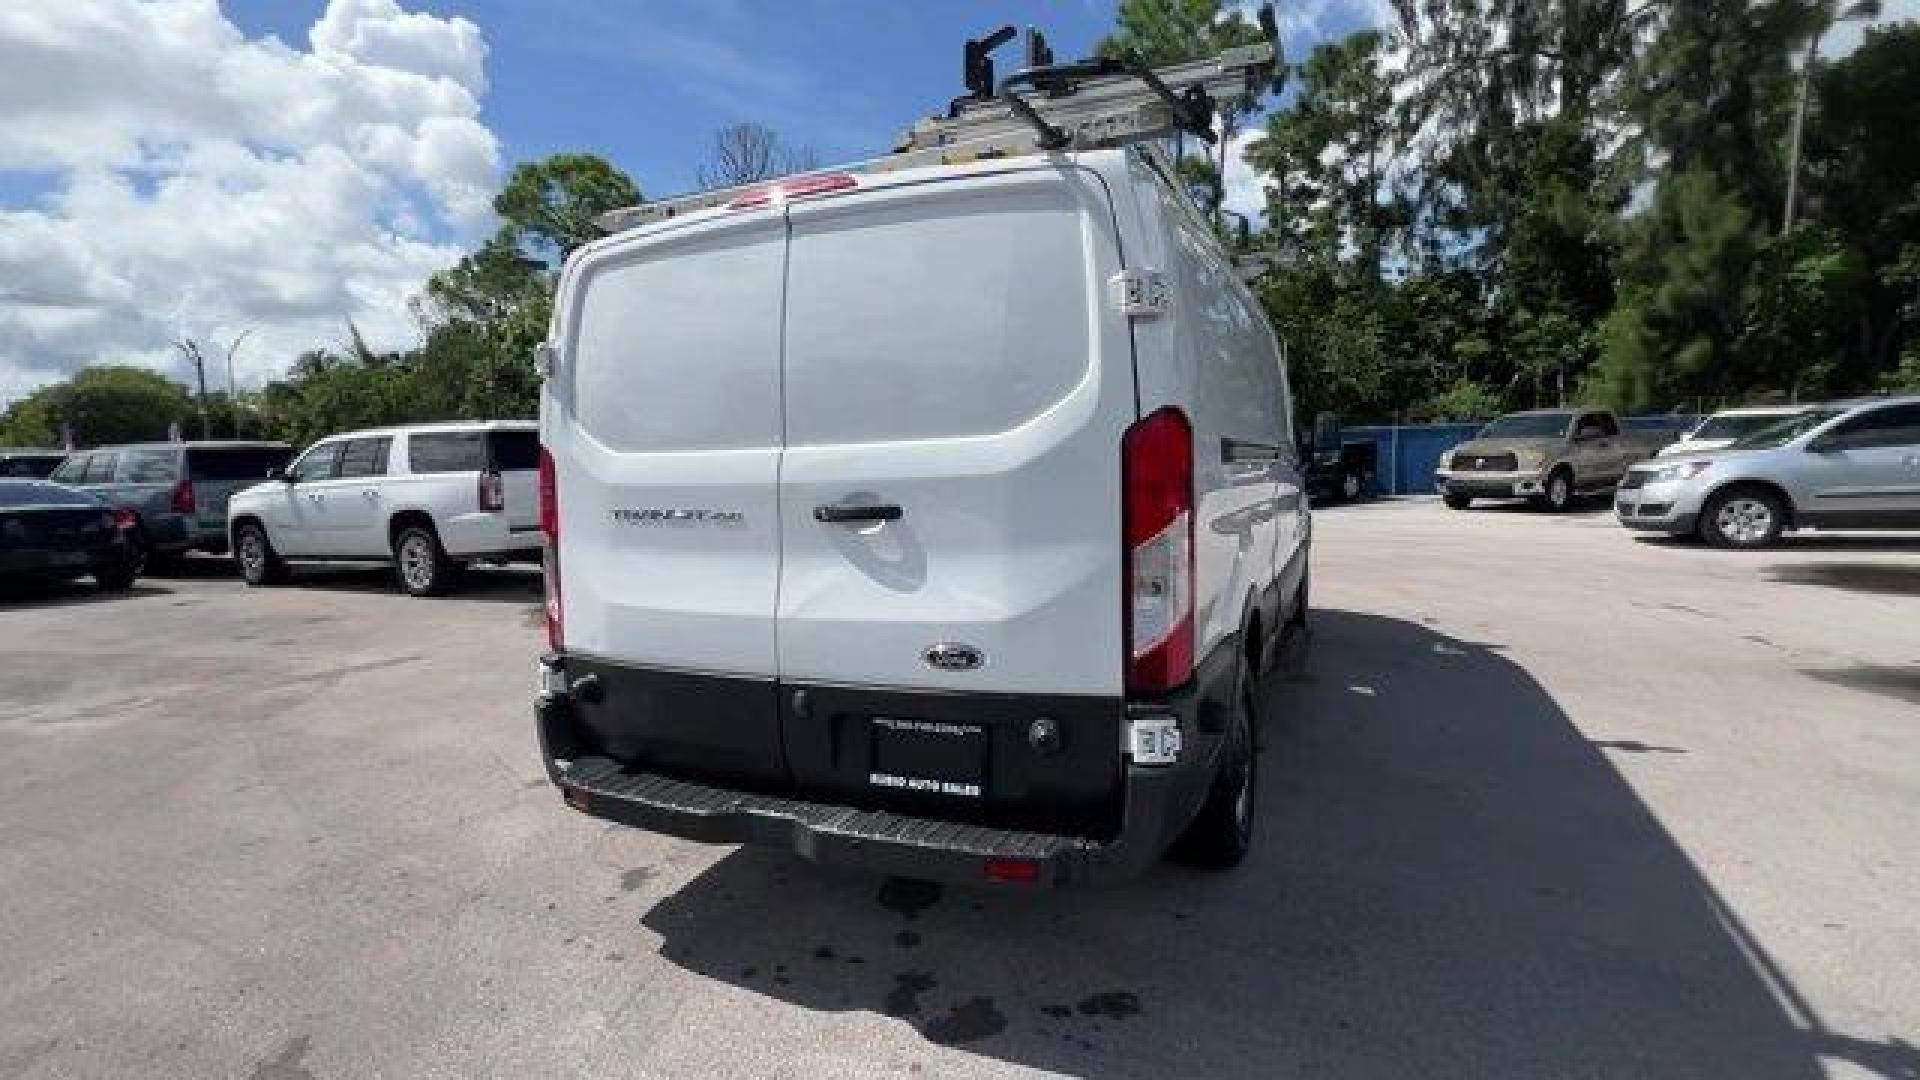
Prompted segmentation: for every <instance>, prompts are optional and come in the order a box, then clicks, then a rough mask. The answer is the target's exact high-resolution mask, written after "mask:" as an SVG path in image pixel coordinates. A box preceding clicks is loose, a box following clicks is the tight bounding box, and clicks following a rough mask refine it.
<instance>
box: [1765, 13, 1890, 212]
mask: <svg viewBox="0 0 1920 1080" xmlns="http://www.w3.org/2000/svg"><path fill="white" fill-rule="evenodd" d="M1818 17H1819V19H1820V21H1819V22H1818V23H1816V24H1815V25H1814V28H1813V33H1812V34H1811V35H1809V36H1808V38H1807V55H1806V56H1805V57H1804V58H1803V59H1802V60H1801V62H1800V85H1799V88H1798V91H1797V92H1796V93H1795V95H1794V102H1793V127H1792V129H1791V133H1790V134H1789V135H1788V137H1787V205H1786V206H1785V207H1784V208H1783V209H1782V211H1781V214H1780V235H1782V236H1786V235H1787V234H1789V233H1791V232H1793V212H1794V203H1795V202H1797V201H1798V197H1799V194H1800V140H1801V137H1802V135H1803V134H1804V133H1805V131H1806V126H1807V98H1809V97H1810V96H1812V90H1813V65H1814V64H1815V62H1817V61H1818V60H1819V59H1820V39H1821V38H1823V37H1825V36H1826V35H1827V31H1828V30H1831V29H1832V28H1833V24H1834V23H1842V22H1858V21H1861V20H1872V19H1877V18H1879V17H1880V0H1858V2H1857V3H1855V4H1853V5H1852V6H1851V7H1849V8H1847V10H1846V11H1844V12H1840V13H1838V14H1835V13H1833V9H1832V7H1830V6H1828V5H1826V4H1822V5H1821V7H1820V14H1819V16H1818Z"/></svg>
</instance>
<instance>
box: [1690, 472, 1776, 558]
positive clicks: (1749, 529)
mask: <svg viewBox="0 0 1920 1080" xmlns="http://www.w3.org/2000/svg"><path fill="white" fill-rule="evenodd" d="M1786 527H1787V507H1786V504H1785V503H1784V502H1782V501H1781V499H1780V496H1778V495H1775V494H1774V493H1773V492H1771V491H1768V490H1767V489H1766V488H1762V487H1742V486H1738V485H1736V486H1734V487H1730V488H1727V489H1726V490H1725V491H1719V492H1715V493H1714V495H1713V497H1712V498H1710V499H1708V500H1707V504H1706V506H1704V507H1702V508H1701V510H1700V524H1699V525H1698V526H1697V528H1698V529H1699V531H1700V539H1702V540H1705V541H1706V542H1707V543H1709V544H1711V545H1713V546H1714V547H1717V548H1727V549H1731V550H1737V551H1755V550H1758V549H1760V548H1763V547H1768V546H1770V545H1771V544H1773V543H1774V542H1775V541H1777V540H1779V539H1780V533H1781V531H1782V530H1784V529H1785V528H1786Z"/></svg>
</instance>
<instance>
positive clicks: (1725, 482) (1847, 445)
mask: <svg viewBox="0 0 1920 1080" xmlns="http://www.w3.org/2000/svg"><path fill="white" fill-rule="evenodd" d="M1613 510H1614V514H1615V516H1617V517H1618V518H1619V519H1620V524H1622V525H1625V526H1626V527H1627V528H1629V529H1643V530H1649V531H1653V532H1663V533H1669V534H1672V535H1676V536H1687V535H1692V534H1695V533H1698V534H1699V536H1700V538H1701V539H1703V540H1705V541H1707V542H1708V543H1710V544H1713V545H1714V546H1716V547H1728V548H1757V547H1765V546H1766V545H1768V544H1771V543H1773V542H1774V541H1775V540H1776V539H1778V538H1779V536H1780V533H1781V532H1782V531H1783V530H1785V529H1802V528H1820V529H1920V396H1909V397H1898V398H1865V399H1860V400H1855V401H1841V402H1834V403H1831V404H1827V405H1819V406H1815V407H1813V408H1810V409H1808V410H1807V411H1806V412H1803V413H1801V414H1800V415H1798V416H1795V417H1793V418H1792V419H1789V420H1786V421H1783V422H1781V423H1778V424H1775V425H1773V426H1772V427H1769V428H1765V429H1763V430H1761V431H1757V432H1755V433H1753V434H1752V435H1749V436H1747V437H1746V438H1744V439H1741V440H1739V441H1738V442H1736V443H1734V444H1733V445H1732V446H1731V447H1728V448H1727V449H1725V450H1720V451H1715V452H1712V453H1704V454H1686V455H1682V456H1678V457H1673V458H1661V459H1658V460H1656V461H1647V462H1642V463H1641V464H1639V465H1636V466H1634V467H1633V468H1632V469H1630V470H1629V471H1628V472H1627V475H1626V478H1625V479H1623V480H1622V481H1621V482H1620V490H1619V493H1618V494H1617V495H1616V496H1615V499H1614V505H1613Z"/></svg>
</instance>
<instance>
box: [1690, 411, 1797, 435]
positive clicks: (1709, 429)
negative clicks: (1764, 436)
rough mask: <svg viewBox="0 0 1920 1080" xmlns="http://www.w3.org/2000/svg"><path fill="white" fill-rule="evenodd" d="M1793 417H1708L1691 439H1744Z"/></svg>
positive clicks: (1732, 415) (1754, 415) (1759, 415)
mask: <svg viewBox="0 0 1920 1080" xmlns="http://www.w3.org/2000/svg"><path fill="white" fill-rule="evenodd" d="M1792 416H1793V414H1791V413H1745V414H1741V413H1721V414H1719V415H1717V416H1709V417H1707V419H1706V422H1705V423H1703V424H1701V425H1700V426H1699V428H1697V429H1695V431H1694V433H1693V434H1692V435H1691V436H1690V438H1695V439H1744V438H1746V437H1747V436H1749V435H1752V434H1755V433H1756V432H1760V431H1764V430H1766V429H1767V428H1770V427H1772V426H1773V425H1775V424H1778V423H1780V422H1781V421H1782V420H1788V419H1791V418H1792Z"/></svg>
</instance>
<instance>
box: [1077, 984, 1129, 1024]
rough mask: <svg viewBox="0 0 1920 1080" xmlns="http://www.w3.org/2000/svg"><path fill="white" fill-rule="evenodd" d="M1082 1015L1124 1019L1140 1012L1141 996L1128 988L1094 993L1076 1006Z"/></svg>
mask: <svg viewBox="0 0 1920 1080" xmlns="http://www.w3.org/2000/svg"><path fill="white" fill-rule="evenodd" d="M1074 1007H1075V1008H1077V1009H1079V1010H1080V1015H1081V1016H1100V1017H1105V1018H1106V1019H1108V1020H1124V1019H1126V1018H1127V1017H1129V1016H1138V1015H1139V1014H1140V998H1139V997H1138V996H1137V995H1135V994H1134V993H1133V992H1131V991H1128V990H1109V991H1107V992H1106V993H1104V994H1094V995H1092V996H1091V997H1088V998H1085V999H1084V1000H1082V1001H1081V1002H1080V1004H1078V1005H1076V1006H1074Z"/></svg>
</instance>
